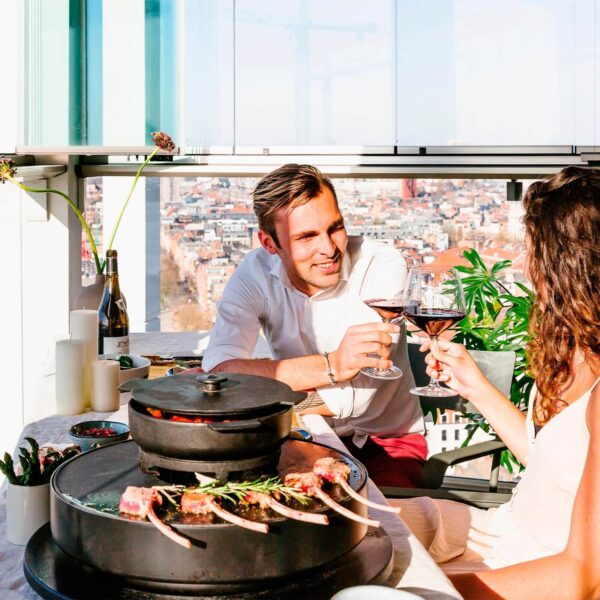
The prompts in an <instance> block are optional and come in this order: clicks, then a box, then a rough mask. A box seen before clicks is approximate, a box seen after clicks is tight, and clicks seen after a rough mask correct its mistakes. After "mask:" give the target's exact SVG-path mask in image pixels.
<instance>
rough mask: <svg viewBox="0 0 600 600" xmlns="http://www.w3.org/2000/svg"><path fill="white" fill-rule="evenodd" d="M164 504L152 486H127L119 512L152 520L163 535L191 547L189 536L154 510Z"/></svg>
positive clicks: (185, 546)
mask: <svg viewBox="0 0 600 600" xmlns="http://www.w3.org/2000/svg"><path fill="white" fill-rule="evenodd" d="M161 504H162V497H161V495H160V494H159V493H158V491H156V490H154V489H152V488H144V487H135V486H133V485H130V486H127V489H126V490H125V492H124V493H123V495H122V496H121V500H120V502H119V512H122V513H126V514H128V515H132V516H135V517H142V518H146V517H148V519H149V520H150V522H151V523H152V525H154V526H155V527H156V528H157V529H158V530H159V531H160V532H161V533H162V534H163V535H166V536H167V537H168V538H169V539H171V540H173V541H174V542H176V543H177V544H179V545H181V546H183V547H184V548H188V549H189V548H191V547H192V543H191V542H190V540H188V539H187V538H184V537H183V536H181V535H179V534H178V533H176V532H175V531H173V529H171V527H169V526H168V525H166V524H165V523H163V522H162V521H161V520H160V519H159V518H158V517H157V516H156V513H155V512H154V507H155V506H160V505H161Z"/></svg>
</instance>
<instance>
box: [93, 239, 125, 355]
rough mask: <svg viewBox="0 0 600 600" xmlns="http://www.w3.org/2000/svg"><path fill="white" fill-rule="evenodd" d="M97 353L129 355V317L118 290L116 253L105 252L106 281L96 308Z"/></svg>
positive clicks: (112, 251)
mask: <svg viewBox="0 0 600 600" xmlns="http://www.w3.org/2000/svg"><path fill="white" fill-rule="evenodd" d="M98 324H99V328H100V331H99V335H98V353H99V354H117V355H118V354H129V317H128V316H127V305H126V304H125V298H124V297H123V295H122V294H121V289H120V288H119V269H118V267H117V251H116V250H107V251H106V280H105V282H104V292H103V293H102V300H101V301H100V307H99V308H98Z"/></svg>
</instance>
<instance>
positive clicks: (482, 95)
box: [23, 0, 600, 153]
mask: <svg viewBox="0 0 600 600" xmlns="http://www.w3.org/2000/svg"><path fill="white" fill-rule="evenodd" d="M24 6H25V10H24V24H25V39H26V42H27V43H26V45H25V47H26V49H27V51H26V52H25V56H24V64H25V71H24V80H23V81H24V85H25V89H24V98H25V100H26V106H25V110H24V127H25V129H24V137H23V142H24V144H25V146H32V147H36V146H37V147H39V146H56V145H59V146H68V145H80V144H83V145H93V146H98V145H104V146H130V147H131V146H141V145H145V144H148V143H149V141H150V137H149V134H150V132H151V131H153V130H156V129H166V130H168V131H169V132H170V133H171V135H173V137H175V138H176V140H177V141H178V143H179V144H180V145H181V146H182V147H183V148H184V150H185V151H186V152H187V153H196V152H200V151H206V150H207V149H208V150H210V151H213V152H238V153H243V152H252V151H259V152H260V151H262V149H263V148H266V147H269V148H271V149H273V148H276V147H280V146H284V147H289V146H294V147H300V146H325V147H331V146H333V147H337V148H341V147H347V146H353V147H360V148H362V149H363V151H367V152H374V153H378V152H382V153H391V152H393V149H394V146H398V147H400V149H402V148H403V147H423V146H450V145H467V146H474V145H475V146H481V145H487V146H499V145H510V146H528V145H535V146H548V145H552V146H556V145H562V146H567V147H568V146H591V145H600V95H599V91H598V90H599V89H600V33H599V32H600V0H544V1H541V0H486V1H485V2H481V1H479V0H435V1H428V2H417V1H414V0H371V1H369V2H364V0H287V1H286V2H281V1H280V0H128V1H127V2H122V1H121V0H85V1H83V0H82V1H81V2H73V1H69V0H51V1H50V0H48V1H47V0H44V1H41V0H26V1H25V2H24Z"/></svg>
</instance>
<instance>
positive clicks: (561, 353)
mask: <svg viewBox="0 0 600 600" xmlns="http://www.w3.org/2000/svg"><path fill="white" fill-rule="evenodd" d="M523 205H524V207H525V216H524V218H523V222H524V224H525V229H526V235H527V243H528V258H529V268H528V270H529V277H530V279H531V280H532V283H533V285H534V287H535V288H536V292H537V299H536V301H535V303H534V305H533V308H532V314H531V321H530V322H531V334H532V340H531V342H530V344H529V347H528V355H529V364H530V367H531V372H532V375H533V377H534V379H535V382H536V386H537V388H538V397H537V400H536V403H535V413H534V421H535V423H536V424H538V425H543V424H545V423H546V422H548V421H549V420H550V419H551V418H552V417H553V416H554V415H555V414H556V413H557V412H558V411H559V410H560V409H561V407H562V406H564V402H563V401H562V400H561V391H562V390H564V389H565V387H567V386H568V385H569V383H570V382H571V381H572V379H573V376H574V373H573V371H572V364H571V360H572V357H573V352H574V350H575V349H576V348H577V349H579V351H580V352H582V353H583V354H584V356H585V357H586V360H589V361H590V362H592V363H593V364H598V361H599V360H600V302H598V294H599V293H600V171H596V170H593V169H587V168H581V167H567V168H566V169H563V170H562V171H561V172H560V173H557V174H556V175H554V176H553V177H550V178H549V179H546V180H544V181H538V182H536V183H533V184H532V185H531V186H530V187H529V189H528V190H527V193H526V194H525V197H524V198H523ZM561 405H562V406H561Z"/></svg>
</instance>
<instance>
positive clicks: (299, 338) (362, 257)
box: [202, 236, 423, 445]
mask: <svg viewBox="0 0 600 600" xmlns="http://www.w3.org/2000/svg"><path fill="white" fill-rule="evenodd" d="M372 261H377V262H378V263H380V265H381V267H380V268H381V272H382V273H386V274H387V275H388V277H389V279H390V281H396V282H398V285H399V286H401V285H402V284H403V282H404V279H405V277H406V263H405V262H404V259H403V258H402V256H401V255H400V254H399V253H398V252H397V251H396V250H394V249H393V248H391V247H390V246H387V245H385V244H382V243H380V242H374V241H372V240H365V239H363V238H361V237H357V236H349V238H348V247H347V251H346V254H345V256H344V260H343V262H342V268H341V273H340V281H339V282H338V284H337V285H335V286H333V287H331V288H328V289H326V290H322V291H320V292H318V293H317V294H315V295H313V296H311V297H309V296H307V295H306V294H304V293H302V292H300V291H299V290H297V289H296V288H295V287H294V286H293V285H292V284H291V282H290V280H289V278H288V276H287V273H286V271H285V269H284V267H283V264H282V262H281V260H280V258H279V257H278V256H277V255H273V254H269V253H268V252H267V251H266V250H264V249H263V248H258V249H256V250H253V251H252V252H250V253H249V254H248V255H247V256H246V258H245V259H244V261H243V262H242V264H241V265H240V266H239V267H238V268H237V269H236V271H235V272H234V274H233V276H232V277H231V279H230V280H229V282H228V284H227V286H226V287H225V291H224V293H223V298H222V300H221V301H220V302H219V304H218V306H217V311H218V312H217V320H216V323H215V326H214V328H213V330H212V332H211V336H210V341H209V344H208V347H207V349H206V352H205V354H204V358H203V361H202V366H203V368H204V369H205V370H207V371H209V370H210V369H213V368H214V367H216V366H217V365H219V364H220V363H222V362H224V361H226V360H231V359H247V358H251V355H252V350H253V348H254V346H255V344H256V340H257V338H258V335H259V331H260V329H261V327H262V329H263V332H264V335H265V337H266V339H267V342H268V344H269V346H270V349H271V353H272V356H273V358H275V359H286V358H297V357H299V356H308V355H312V354H320V353H323V352H324V351H328V352H331V351H333V350H335V349H336V348H337V347H338V346H339V344H340V342H341V340H342V338H343V336H344V333H345V332H346V330H347V329H348V327H349V326H351V325H358V324H361V323H368V322H376V321H379V316H378V315H377V313H376V312H375V311H374V310H373V309H372V308H369V307H368V306H367V305H366V304H364V302H362V301H361V299H360V295H359V292H360V287H361V283H362V281H363V279H364V277H365V272H366V269H367V267H368V266H369V264H370V263H371V262H372ZM390 360H392V361H393V362H394V364H396V365H397V366H398V367H399V368H400V369H402V371H403V373H404V375H403V376H402V377H401V378H400V379H396V380H389V381H382V380H378V379H373V378H371V377H368V376H366V375H362V374H360V373H359V374H358V375H357V376H356V377H355V378H354V379H353V380H352V381H349V382H344V383H340V384H338V385H336V386H334V387H332V386H326V387H323V388H320V389H319V394H320V396H321V397H322V398H323V400H324V402H325V404H326V405H327V407H328V408H329V410H330V411H331V412H332V413H333V414H334V415H335V417H336V418H335V419H332V421H331V425H332V426H333V427H334V429H335V431H336V433H337V434H338V435H352V434H356V435H355V436H354V441H355V443H357V444H358V445H362V443H364V441H365V439H366V435H368V434H377V435H394V434H395V435H398V434H400V435H401V434H405V433H409V432H410V433H412V432H421V431H423V419H422V412H421V407H420V405H419V403H418V400H417V398H416V397H414V396H411V395H410V393H409V389H410V388H411V387H412V386H413V385H414V379H413V376H412V372H411V370H410V366H409V363H408V354H407V350H406V332H405V331H404V328H402V330H401V332H400V334H399V341H398V342H397V343H395V344H394V345H393V348H392V352H391V355H390ZM323 370H325V361H323Z"/></svg>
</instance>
